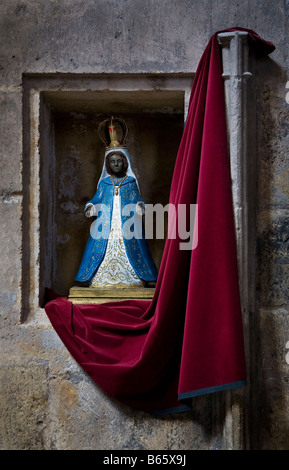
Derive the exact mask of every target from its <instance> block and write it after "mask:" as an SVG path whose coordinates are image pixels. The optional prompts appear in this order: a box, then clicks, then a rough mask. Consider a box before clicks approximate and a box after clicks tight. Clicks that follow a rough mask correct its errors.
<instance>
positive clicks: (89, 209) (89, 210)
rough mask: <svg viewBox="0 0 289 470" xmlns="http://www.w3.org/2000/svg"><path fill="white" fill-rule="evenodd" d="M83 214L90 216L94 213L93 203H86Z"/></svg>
mask: <svg viewBox="0 0 289 470" xmlns="http://www.w3.org/2000/svg"><path fill="white" fill-rule="evenodd" d="M84 214H85V215H86V217H88V218H89V217H92V216H93V214H94V207H93V204H87V206H86V207H85V209H84Z"/></svg>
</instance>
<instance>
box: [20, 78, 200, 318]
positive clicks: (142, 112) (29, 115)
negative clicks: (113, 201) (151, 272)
mask: <svg viewBox="0 0 289 470" xmlns="http://www.w3.org/2000/svg"><path fill="white" fill-rule="evenodd" d="M192 81H193V76H192V75H186V74H180V75H179V74H165V75H164V74H155V75H151V74H150V75H146V74H141V75H134V74H132V75H122V74H121V75H107V74H105V75H95V76H86V77H83V76H71V75H69V76H61V75H59V74H57V75H26V76H25V77H24V79H23V117H24V121H23V131H24V134H23V143H24V158H23V187H24V203H23V258H22V261H23V285H22V288H23V312H22V320H23V321H25V320H27V319H29V318H35V315H36V316H37V314H39V313H41V310H42V309H43V306H44V303H45V292H46V289H53V290H54V291H55V292H56V293H57V294H60V295H64V296H67V295H68V293H69V289H70V288H71V287H72V286H73V284H74V281H73V279H74V275H75V274H76V271H77V269H78V266H79V264H80V261H81V258H82V254H83V251H84V247H85V244H86V241H87V238H88V235H89V230H90V224H91V221H90V220H88V219H87V218H86V217H85V216H84V212H83V209H84V205H85V203H86V202H87V201H88V200H89V199H91V197H92V196H93V195H94V193H95V190H96V185H97V181H98V178H99V176H100V173H101V169H102V165H103V158H104V152H105V148H104V144H103V143H102V141H101V140H100V137H99V135H98V125H99V124H100V122H101V121H102V120H103V119H106V118H107V117H109V116H110V115H114V116H121V117H122V118H124V119H125V120H126V123H127V125H128V129H129V133H128V137H127V147H128V150H129V152H130V155H131V158H132V163H133V167H134V170H135V173H136V175H137V178H138V181H139V185H140V190H141V195H142V197H143V199H144V200H145V201H146V202H147V203H150V204H157V203H161V204H163V205H166V204H167V203H168V200H169V192H170V183H171V178H172V174H173V169H174V164H175V160H176V156H177V152H178V147H179V143H180V140H181V136H182V131H183V126H184V121H185V118H186V110H187V107H188V100H189V96H190V90H191V86H192ZM164 242H165V240H164V239H160V240H158V239H153V240H149V244H150V248H151V252H152V256H153V258H154V260H155V263H156V265H157V267H159V265H160V262H161V258H162V253H163V247H164Z"/></svg>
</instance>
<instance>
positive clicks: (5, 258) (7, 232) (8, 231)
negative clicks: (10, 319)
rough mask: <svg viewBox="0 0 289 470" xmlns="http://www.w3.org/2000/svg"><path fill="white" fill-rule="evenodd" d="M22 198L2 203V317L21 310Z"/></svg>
mask: <svg viewBox="0 0 289 470" xmlns="http://www.w3.org/2000/svg"><path fill="white" fill-rule="evenodd" d="M20 218H21V198H15V197H9V198H5V199H4V200H3V198H2V202H0V219H1V231H0V263H1V272H0V283H1V292H0V315H1V314H4V313H7V312H8V311H10V310H11V307H12V306H13V308H14V309H15V308H18V309H20V301H21V296H20V284H21V244H22V233H21V220H20Z"/></svg>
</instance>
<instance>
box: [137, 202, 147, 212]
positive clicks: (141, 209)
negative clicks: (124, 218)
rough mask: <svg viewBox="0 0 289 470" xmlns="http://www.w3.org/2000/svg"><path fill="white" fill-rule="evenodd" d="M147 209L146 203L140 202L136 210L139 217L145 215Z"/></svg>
mask: <svg viewBox="0 0 289 470" xmlns="http://www.w3.org/2000/svg"><path fill="white" fill-rule="evenodd" d="M145 207H146V206H145V203H144V202H142V201H139V202H138V203H137V205H136V208H135V210H136V213H137V215H144V213H145Z"/></svg>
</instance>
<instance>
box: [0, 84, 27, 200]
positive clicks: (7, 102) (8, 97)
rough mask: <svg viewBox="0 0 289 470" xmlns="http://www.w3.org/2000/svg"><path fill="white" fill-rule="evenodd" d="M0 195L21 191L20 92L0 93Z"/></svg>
mask: <svg viewBox="0 0 289 470" xmlns="http://www.w3.org/2000/svg"><path fill="white" fill-rule="evenodd" d="M0 109H1V113H0V142H1V146H0V195H4V196H5V195H7V194H8V195H9V194H11V193H13V192H19V191H21V187H22V186H21V158H22V96H21V90H17V91H15V92H3V93H0Z"/></svg>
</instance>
